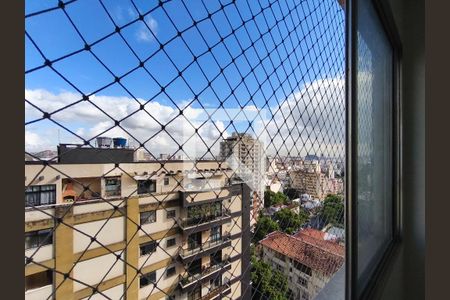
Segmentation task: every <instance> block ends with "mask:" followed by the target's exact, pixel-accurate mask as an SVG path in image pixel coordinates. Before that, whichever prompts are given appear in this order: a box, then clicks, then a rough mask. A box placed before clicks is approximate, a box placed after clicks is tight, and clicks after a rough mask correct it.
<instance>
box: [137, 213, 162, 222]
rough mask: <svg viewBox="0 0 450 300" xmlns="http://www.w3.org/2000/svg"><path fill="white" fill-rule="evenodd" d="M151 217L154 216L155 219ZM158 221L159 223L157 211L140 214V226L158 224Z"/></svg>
mask: <svg viewBox="0 0 450 300" xmlns="http://www.w3.org/2000/svg"><path fill="white" fill-rule="evenodd" d="M147 215H148V216H147ZM151 215H154V217H152V216H151ZM146 216H147V217H146ZM152 219H153V220H152ZM149 220H150V221H149ZM157 221H158V217H157V213H156V210H149V211H143V212H141V213H140V214H139V222H140V223H139V224H140V225H145V224H152V223H156V222H157Z"/></svg>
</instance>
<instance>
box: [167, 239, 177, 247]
mask: <svg viewBox="0 0 450 300" xmlns="http://www.w3.org/2000/svg"><path fill="white" fill-rule="evenodd" d="M176 243H177V241H176V239H175V238H171V239H168V240H167V244H166V247H167V248H170V247H173V246H175V244H176Z"/></svg>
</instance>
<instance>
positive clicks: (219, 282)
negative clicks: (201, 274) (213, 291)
mask: <svg viewBox="0 0 450 300" xmlns="http://www.w3.org/2000/svg"><path fill="white" fill-rule="evenodd" d="M209 284H210V285H211V286H212V287H213V288H218V287H220V286H221V285H222V276H219V277H216V278H215V279H211V280H210V281H209Z"/></svg>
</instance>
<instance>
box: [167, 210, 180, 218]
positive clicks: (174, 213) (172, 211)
mask: <svg viewBox="0 0 450 300" xmlns="http://www.w3.org/2000/svg"><path fill="white" fill-rule="evenodd" d="M169 213H173V216H169ZM176 217H177V211H176V210H175V209H170V210H167V211H166V219H173V218H176Z"/></svg>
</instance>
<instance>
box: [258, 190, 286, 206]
mask: <svg viewBox="0 0 450 300" xmlns="http://www.w3.org/2000/svg"><path fill="white" fill-rule="evenodd" d="M277 204H290V200H289V198H288V197H287V196H286V195H285V194H283V193H281V192H277V193H275V192H273V191H270V190H268V191H265V192H264V207H270V206H273V205H277Z"/></svg>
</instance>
